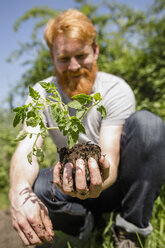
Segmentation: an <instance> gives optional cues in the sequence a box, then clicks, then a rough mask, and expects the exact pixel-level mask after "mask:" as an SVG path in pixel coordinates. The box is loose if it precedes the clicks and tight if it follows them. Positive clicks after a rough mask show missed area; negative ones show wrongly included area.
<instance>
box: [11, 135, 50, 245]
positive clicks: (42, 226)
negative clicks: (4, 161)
mask: <svg viewBox="0 0 165 248" xmlns="http://www.w3.org/2000/svg"><path fill="white" fill-rule="evenodd" d="M34 139H35V137H32V138H31V139H30V138H28V137H26V138H25V139H24V140H23V141H21V142H20V143H19V145H18V147H17V149H16V151H15V153H14V155H13V157H12V160H11V167H10V192H9V198H10V201H11V214H12V223H13V227H14V228H15V229H16V230H17V232H18V234H19V236H20V237H21V239H22V241H23V242H24V244H25V245H30V244H41V243H42V241H43V240H44V241H50V240H51V239H52V236H53V232H52V224H51V221H50V219H49V216H48V211H47V208H46V207H45V206H44V204H43V203H42V202H41V201H40V200H39V199H38V197H37V196H36V195H35V194H34V193H33V191H32V186H33V183H34V181H35V179H36V177H37V175H38V171H39V165H38V163H37V160H36V158H35V157H33V160H32V164H29V162H28V159H27V155H28V153H29V152H31V149H32V146H33V143H34ZM42 142H43V140H42V138H39V139H38V143H37V145H38V146H39V147H41V146H42Z"/></svg>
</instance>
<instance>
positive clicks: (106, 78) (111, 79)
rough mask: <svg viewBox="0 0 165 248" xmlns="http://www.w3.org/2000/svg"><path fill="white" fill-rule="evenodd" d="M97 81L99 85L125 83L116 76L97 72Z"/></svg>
mask: <svg viewBox="0 0 165 248" xmlns="http://www.w3.org/2000/svg"><path fill="white" fill-rule="evenodd" d="M97 81H98V82H101V83H117V82H125V80H124V79H123V78H121V77H119V76H117V75H114V74H111V73H107V72H103V71H99V72H98V74H97Z"/></svg>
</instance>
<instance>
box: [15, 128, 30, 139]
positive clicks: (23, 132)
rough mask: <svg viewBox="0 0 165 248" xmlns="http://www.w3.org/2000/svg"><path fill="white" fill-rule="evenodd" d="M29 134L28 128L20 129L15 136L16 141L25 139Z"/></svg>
mask: <svg viewBox="0 0 165 248" xmlns="http://www.w3.org/2000/svg"><path fill="white" fill-rule="evenodd" d="M28 134H29V133H28V132H27V131H26V130H22V131H20V132H19V134H18V135H17V137H16V138H15V141H20V140H23V139H25V138H26V136H27V135H28Z"/></svg>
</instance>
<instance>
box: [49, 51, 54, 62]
mask: <svg viewBox="0 0 165 248" xmlns="http://www.w3.org/2000/svg"><path fill="white" fill-rule="evenodd" d="M50 57H51V60H52V62H53V63H54V54H53V51H50Z"/></svg>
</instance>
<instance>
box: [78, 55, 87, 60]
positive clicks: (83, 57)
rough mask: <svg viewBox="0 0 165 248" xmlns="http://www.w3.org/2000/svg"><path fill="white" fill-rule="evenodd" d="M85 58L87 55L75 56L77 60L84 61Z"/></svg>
mask: <svg viewBox="0 0 165 248" xmlns="http://www.w3.org/2000/svg"><path fill="white" fill-rule="evenodd" d="M86 57H87V54H79V55H77V56H76V58H77V59H85V58H86Z"/></svg>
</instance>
